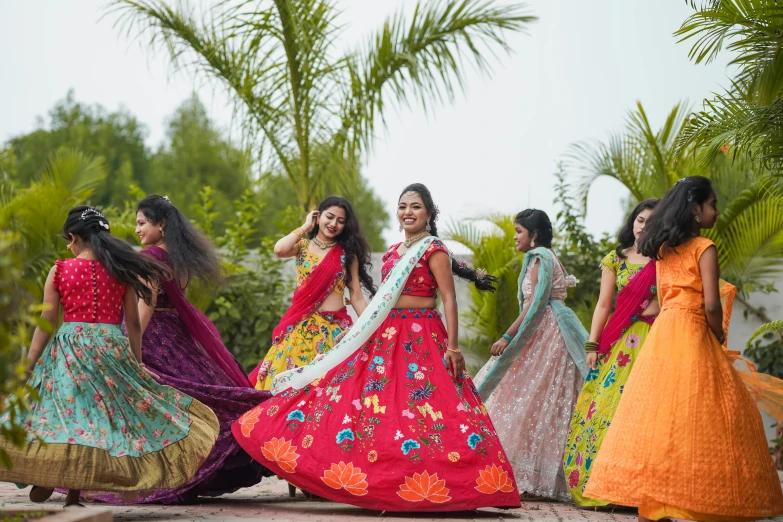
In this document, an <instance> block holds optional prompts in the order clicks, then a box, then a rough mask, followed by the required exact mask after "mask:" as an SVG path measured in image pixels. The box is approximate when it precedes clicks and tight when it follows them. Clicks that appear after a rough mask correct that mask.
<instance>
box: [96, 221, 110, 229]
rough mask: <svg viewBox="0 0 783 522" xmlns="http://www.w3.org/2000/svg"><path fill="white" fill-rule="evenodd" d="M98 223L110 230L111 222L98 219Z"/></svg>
mask: <svg viewBox="0 0 783 522" xmlns="http://www.w3.org/2000/svg"><path fill="white" fill-rule="evenodd" d="M98 224H99V225H100V226H102V227H103V228H105V229H106V230H109V224H108V223H107V222H106V221H98Z"/></svg>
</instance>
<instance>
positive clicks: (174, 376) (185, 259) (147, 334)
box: [99, 195, 270, 504]
mask: <svg viewBox="0 0 783 522" xmlns="http://www.w3.org/2000/svg"><path fill="white" fill-rule="evenodd" d="M136 210H137V214H136V234H137V235H138V236H139V239H140V240H141V244H142V245H143V246H144V247H145V248H144V250H142V253H143V254H145V255H147V256H149V257H151V258H153V259H155V260H157V261H159V262H161V263H163V264H165V265H167V266H168V267H170V269H171V271H172V273H173V274H174V277H172V278H170V279H168V280H166V281H164V282H162V283H161V284H160V285H159V286H156V287H153V288H152V294H153V295H152V299H151V300H150V302H149V303H147V302H140V303H139V309H140V316H141V326H142V331H143V332H144V338H143V344H142V357H143V360H144V363H145V364H146V365H147V367H148V368H150V369H151V370H152V371H153V372H155V373H156V374H157V375H159V376H160V380H161V382H162V383H164V384H167V385H169V386H171V387H173V388H176V389H177V390H179V391H181V392H183V393H186V394H188V395H191V396H193V397H195V398H197V399H198V400H200V401H201V402H203V403H204V404H206V405H207V406H209V407H210V408H211V409H212V411H214V412H215V415H217V418H218V420H219V421H220V435H219V437H218V440H217V443H216V444H215V448H214V450H213V451H212V453H211V454H210V455H209V458H208V459H207V460H206V462H204V465H203V466H202V467H201V469H200V470H199V472H198V473H197V474H196V476H195V477H193V479H192V480H190V481H189V482H188V483H186V484H184V485H182V486H180V487H178V488H176V489H168V490H157V491H150V492H145V493H144V494H143V495H142V496H141V497H140V498H138V499H134V502H163V503H167V504H171V503H178V502H184V501H190V500H192V499H194V498H196V497H198V496H202V495H207V496H215V495H220V494H222V493H227V492H230V491H235V490H236V489H238V488H241V487H249V486H252V485H254V484H256V483H258V482H259V481H260V480H261V478H262V477H263V476H264V475H268V474H269V473H268V472H267V471H266V470H264V469H263V468H261V467H260V466H258V464H256V463H254V462H253V461H252V460H251V459H250V457H249V456H248V455H247V454H246V453H245V452H244V451H243V450H242V449H241V448H240V447H239V446H238V445H237V443H236V442H235V441H234V438H233V437H232V435H231V423H232V422H234V421H235V420H236V419H237V418H238V417H239V416H240V415H242V413H244V412H245V411H247V409H248V408H251V407H252V406H254V405H256V404H258V403H260V402H263V401H264V400H266V399H267V398H268V397H269V396H270V394H269V393H268V392H263V391H259V390H255V389H254V388H253V387H252V386H251V385H250V382H249V381H248V379H247V376H246V375H245V372H244V369H243V368H242V367H241V365H240V364H239V363H238V362H237V360H236V359H235V358H234V356H233V355H231V353H230V352H229V351H228V350H227V349H226V347H225V346H224V345H223V341H222V340H221V338H220V334H219V333H218V331H217V329H216V328H215V325H214V324H212V321H210V320H209V319H208V318H207V317H206V316H205V315H204V314H203V313H201V311H199V310H198V309H197V308H196V307H195V306H193V305H192V304H190V303H189V302H188V300H187V297H186V295H185V292H186V289H187V286H188V283H189V282H190V281H192V280H193V279H194V278H202V279H205V280H215V279H217V278H218V277H219V275H220V264H219V261H218V257H217V253H216V251H215V249H214V248H213V247H212V245H211V244H210V243H209V240H208V239H207V238H205V237H204V236H203V235H202V234H201V233H200V232H199V231H198V230H197V229H196V228H195V227H194V226H193V225H192V224H191V223H190V221H189V220H188V219H187V218H186V217H185V216H183V215H182V213H181V212H180V211H179V210H178V209H177V207H175V206H174V205H173V204H172V203H171V202H170V201H169V200H168V199H167V198H166V197H163V196H154V195H153V196H147V197H145V198H144V199H142V200H141V201H140V202H139V204H138V206H137V208H136ZM99 498H100V499H101V500H104V501H108V502H127V501H128V498H127V497H123V498H122V499H120V498H118V497H111V496H106V497H99Z"/></svg>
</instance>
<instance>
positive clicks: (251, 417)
mask: <svg viewBox="0 0 783 522" xmlns="http://www.w3.org/2000/svg"><path fill="white" fill-rule="evenodd" d="M238 422H239V425H240V426H241V427H242V435H244V436H245V437H249V436H250V432H251V431H253V427H254V426H255V425H256V422H258V410H257V409H255V408H254V409H252V410H250V411H249V412H247V413H245V414H244V415H242V416H241V417H240V418H239V421H238Z"/></svg>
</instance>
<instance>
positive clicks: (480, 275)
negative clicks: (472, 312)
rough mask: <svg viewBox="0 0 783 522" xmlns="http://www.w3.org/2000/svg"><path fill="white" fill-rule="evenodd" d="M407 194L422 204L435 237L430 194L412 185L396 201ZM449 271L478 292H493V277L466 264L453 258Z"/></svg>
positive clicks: (434, 209) (435, 214)
mask: <svg viewBox="0 0 783 522" xmlns="http://www.w3.org/2000/svg"><path fill="white" fill-rule="evenodd" d="M408 192H415V193H416V194H418V195H419V197H420V198H421V201H422V203H424V208H425V209H426V210H427V214H429V216H430V220H429V222H428V230H429V233H430V234H432V235H433V236H435V237H437V236H438V226H437V223H436V222H437V221H438V213H439V210H438V207H437V206H436V205H435V202H434V201H433V200H432V194H430V190H429V189H428V188H427V187H426V186H424V185H423V184H421V183H413V184H411V185H408V186H407V187H405V188H404V189H403V191H402V193H400V197H399V198H398V200H399V199H401V198H402V196H404V195H405V194H406V193H408ZM451 271H452V273H453V274H454V275H456V276H457V277H459V278H461V279H466V280H468V281H472V282H473V284H475V285H476V288H477V289H479V290H484V291H488V292H494V291H495V285H494V283H496V282H497V280H498V279H497V278H496V277H495V276H491V275H489V274H487V273H485V272H484V271H477V270H476V269H474V268H471V267H469V266H468V265H467V264H466V263H460V262H457V261H456V260H455V259H454V257H453V256H452V258H451Z"/></svg>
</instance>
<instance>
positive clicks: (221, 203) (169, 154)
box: [145, 95, 252, 231]
mask: <svg viewBox="0 0 783 522" xmlns="http://www.w3.org/2000/svg"><path fill="white" fill-rule="evenodd" d="M166 137H167V139H166V141H165V142H164V143H165V144H164V145H163V146H161V147H160V148H159V149H158V150H157V151H156V152H155V154H153V155H152V158H151V169H150V175H151V177H150V181H149V182H148V183H147V184H146V185H145V188H146V189H147V191H148V192H150V193H155V194H160V195H167V196H168V197H169V199H170V200H171V201H172V202H173V203H174V204H175V205H177V207H178V208H180V209H182V210H185V209H192V208H193V207H194V206H197V205H199V204H200V203H201V200H200V197H199V194H198V192H197V191H196V190H193V187H203V186H209V187H211V189H212V193H211V195H210V196H211V198H210V199H211V201H212V212H214V213H216V214H217V217H216V222H217V223H218V224H219V226H218V227H217V228H218V231H222V229H223V227H222V224H223V222H224V221H226V220H227V219H230V218H231V216H232V212H233V208H232V201H234V200H235V199H237V198H239V197H241V196H242V194H244V193H245V192H246V191H247V190H249V189H250V188H251V187H252V175H251V172H250V167H251V161H250V157H249V152H248V151H247V150H242V149H239V148H237V147H235V146H234V145H233V144H232V143H230V142H229V141H226V140H225V139H224V138H223V137H222V135H221V133H220V132H219V131H218V129H217V128H216V127H215V124H214V123H213V122H212V120H210V118H209V116H207V111H206V108H205V107H204V105H203V104H202V103H201V102H200V101H199V100H198V98H196V97H195V95H194V96H192V97H191V98H190V99H189V100H187V101H185V102H184V103H183V104H182V105H181V106H179V107H178V108H177V109H176V110H175V111H174V114H173V115H172V116H171V117H170V119H169V121H168V129H167V130H166Z"/></svg>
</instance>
